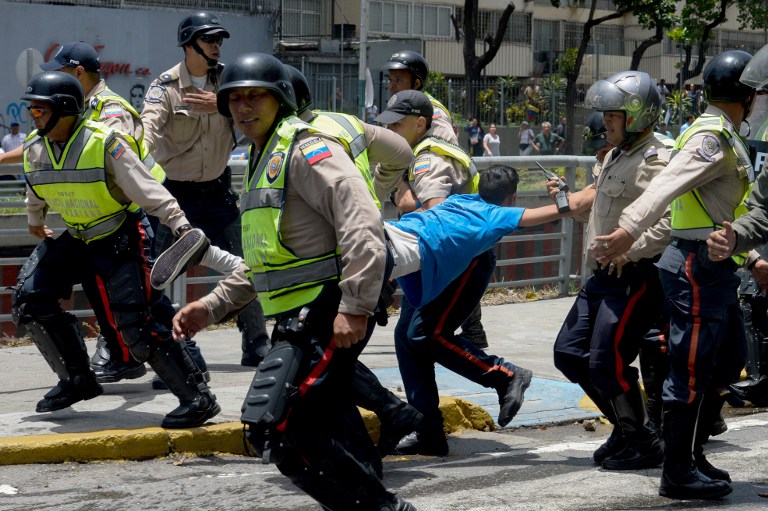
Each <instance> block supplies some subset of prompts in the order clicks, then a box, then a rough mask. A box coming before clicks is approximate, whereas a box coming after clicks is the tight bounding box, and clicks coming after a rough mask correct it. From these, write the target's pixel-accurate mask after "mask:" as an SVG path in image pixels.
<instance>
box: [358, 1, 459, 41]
mask: <svg viewBox="0 0 768 511" xmlns="http://www.w3.org/2000/svg"><path fill="white" fill-rule="evenodd" d="M368 13H369V15H368V31H369V32H381V33H384V34H389V35H399V36H416V37H422V36H429V37H445V38H450V37H453V25H452V23H451V14H453V8H451V7H447V6H440V5H423V4H413V3H407V2H371V3H370V4H369V8H368Z"/></svg>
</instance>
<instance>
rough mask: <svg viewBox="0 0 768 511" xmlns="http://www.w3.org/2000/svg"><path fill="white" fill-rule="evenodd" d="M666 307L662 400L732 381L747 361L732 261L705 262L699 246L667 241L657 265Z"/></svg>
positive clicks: (686, 398) (689, 398)
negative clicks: (667, 322) (666, 370)
mask: <svg viewBox="0 0 768 511" xmlns="http://www.w3.org/2000/svg"><path fill="white" fill-rule="evenodd" d="M658 267H659V275H660V278H661V283H662V285H663V286H664V293H665V294H666V295H667V299H668V300H669V303H670V328H669V357H670V371H669V375H668V376H667V379H666V381H665V382H664V395H663V397H664V401H665V402H668V401H677V402H682V403H690V402H693V401H694V400H695V399H696V397H697V395H700V394H703V393H705V392H707V391H709V390H718V389H721V388H725V387H727V386H728V385H729V384H731V383H734V382H736V381H738V379H739V376H740V374H741V370H742V369H743V368H744V365H745V363H746V358H747V340H746V333H745V331H744V318H743V315H742V312H741V308H740V307H739V299H738V294H737V292H738V288H739V283H740V279H739V277H738V276H737V275H736V273H735V271H736V263H734V262H733V260H731V259H728V260H725V261H720V262H713V261H710V260H709V257H708V254H707V245H706V243H705V242H703V241H701V242H696V241H687V240H680V239H678V238H673V239H672V242H671V243H670V245H669V246H668V247H667V249H666V250H665V251H664V254H663V255H662V257H661V260H660V261H659V262H658Z"/></svg>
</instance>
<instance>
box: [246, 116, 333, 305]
mask: <svg viewBox="0 0 768 511" xmlns="http://www.w3.org/2000/svg"><path fill="white" fill-rule="evenodd" d="M305 130H309V131H312V132H318V133H323V134H325V133H324V132H322V131H321V130H319V129H317V128H315V127H312V126H310V125H309V124H307V123H305V122H303V121H301V120H300V119H298V118H297V117H289V118H287V119H285V120H284V121H283V122H281V123H280V124H279V125H278V127H277V129H276V130H275V131H274V132H273V133H272V135H271V137H270V139H269V141H268V142H267V145H266V147H265V148H264V150H263V151H262V152H261V159H260V160H259V161H257V162H254V161H253V156H254V154H253V146H251V150H250V152H249V162H248V163H249V165H248V169H249V171H248V175H247V176H246V191H245V193H244V194H243V196H242V198H241V199H240V210H241V212H242V233H243V255H244V259H245V262H246V265H247V266H248V267H249V271H248V276H249V278H250V279H251V282H253V285H254V287H255V288H256V291H257V292H258V294H259V300H260V301H261V306H262V308H263V309H264V314H265V315H266V316H268V317H273V316H277V315H279V314H282V313H285V312H287V311H290V310H293V309H297V308H299V307H302V306H304V305H306V304H308V303H310V302H312V301H313V300H314V299H315V298H317V297H318V295H319V294H320V292H321V291H322V287H323V285H324V284H325V283H326V282H329V281H336V280H339V279H340V278H341V259H340V254H341V252H340V250H339V249H338V247H337V248H336V250H335V251H333V252H330V253H326V254H321V255H318V256H316V257H310V258H300V257H297V256H296V255H295V254H294V253H293V252H292V251H291V250H290V249H289V248H287V247H286V246H285V245H284V244H283V242H282V239H281V235H280V226H281V219H282V214H283V209H282V208H283V204H284V200H285V184H286V179H287V177H286V176H287V174H288V172H289V161H290V155H291V153H292V150H293V146H294V143H295V139H296V135H297V134H298V133H300V132H302V131H305ZM254 163H255V165H253V164H254Z"/></svg>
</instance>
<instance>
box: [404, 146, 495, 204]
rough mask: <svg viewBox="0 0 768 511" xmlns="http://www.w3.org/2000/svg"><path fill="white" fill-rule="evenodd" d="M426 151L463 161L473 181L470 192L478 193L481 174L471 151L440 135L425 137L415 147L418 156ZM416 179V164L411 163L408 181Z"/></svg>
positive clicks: (414, 152)
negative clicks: (470, 153) (468, 151)
mask: <svg viewBox="0 0 768 511" xmlns="http://www.w3.org/2000/svg"><path fill="white" fill-rule="evenodd" d="M425 152H431V153H436V154H440V155H442V156H448V157H449V158H453V159H454V160H456V161H458V162H459V163H461V165H462V167H464V170H466V171H467V175H468V176H469V179H470V181H472V189H471V190H470V192H469V193H477V184H478V183H479V182H480V174H478V172H477V167H475V162H473V161H472V158H471V157H470V156H469V153H467V152H466V151H465V150H464V149H462V148H461V147H459V146H457V145H454V144H451V143H450V142H448V141H447V140H443V139H442V138H440V137H434V136H432V137H425V138H423V139H422V140H421V141H420V142H419V143H418V144H416V147H414V148H413V154H414V155H415V156H416V157H417V158H418V156H419V155H420V154H422V153H425ZM414 179H416V174H415V173H414V166H413V165H411V167H410V168H409V169H408V181H410V182H413V181H414Z"/></svg>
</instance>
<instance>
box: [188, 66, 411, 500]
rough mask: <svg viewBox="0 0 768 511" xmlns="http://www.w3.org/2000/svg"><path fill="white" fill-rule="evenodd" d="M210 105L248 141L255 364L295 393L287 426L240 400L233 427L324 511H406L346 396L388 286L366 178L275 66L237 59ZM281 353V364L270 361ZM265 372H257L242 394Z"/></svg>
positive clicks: (247, 226)
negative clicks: (266, 347)
mask: <svg viewBox="0 0 768 511" xmlns="http://www.w3.org/2000/svg"><path fill="white" fill-rule="evenodd" d="M217 97H218V107H219V111H220V112H221V113H222V114H223V115H225V116H227V117H228V116H230V115H231V116H232V117H233V118H234V120H235V123H236V125H237V127H238V129H240V131H242V132H243V134H244V135H245V136H246V137H248V138H249V139H250V140H252V141H253V145H252V146H251V150H250V158H249V162H248V175H247V181H246V190H247V191H246V193H245V194H244V195H243V198H242V200H241V210H242V216H243V219H242V234H243V245H244V247H245V249H246V250H245V263H246V264H247V266H248V272H249V275H250V278H251V280H252V282H253V285H254V286H255V288H256V290H257V292H258V295H259V299H260V300H261V302H262V306H263V307H264V312H265V314H266V315H267V316H269V317H273V318H275V321H276V327H275V330H274V332H273V340H274V341H275V343H274V346H273V349H272V351H271V352H270V354H269V355H267V360H272V359H271V358H270V357H274V358H275V359H276V360H277V359H280V360H282V361H283V362H289V360H296V358H295V357H298V358H300V360H301V361H300V362H298V371H297V373H296V375H295V376H294V377H291V378H289V379H288V376H281V377H284V378H287V380H286V381H285V383H286V384H288V385H289V387H290V388H296V389H297V392H296V393H295V394H294V396H295V397H294V398H293V400H291V401H288V402H287V404H286V406H287V407H288V408H289V410H290V411H289V412H288V413H287V414H286V415H277V416H275V415H274V413H277V412H274V409H273V408H270V410H272V412H271V413H270V414H266V413H262V412H261V410H263V409H264V408H265V407H267V406H271V404H272V403H274V402H276V401H281V402H282V400H281V399H278V398H279V396H274V395H270V397H269V399H268V400H266V401H267V402H266V404H263V405H262V404H260V403H263V401H261V400H258V399H253V400H252V399H251V398H250V393H249V398H247V399H246V404H245V407H244V414H243V417H244V420H245V421H246V422H247V423H248V424H249V430H250V432H251V438H254V435H255V434H256V431H257V429H256V428H258V427H259V425H260V424H263V423H265V422H264V421H266V425H267V427H266V432H265V434H266V438H267V442H266V444H265V447H264V450H263V451H262V456H264V457H265V458H266V457H267V456H268V458H269V459H271V460H274V461H275V462H276V464H277V467H278V468H279V470H280V471H281V472H282V473H283V474H284V475H286V476H287V477H289V478H290V479H291V481H293V482H294V483H295V484H296V485H297V486H298V487H300V488H301V489H302V490H304V491H305V492H307V493H308V494H309V495H310V496H311V497H312V498H314V499H316V500H317V501H318V502H320V504H321V505H323V506H324V507H325V508H327V509H376V510H379V509H381V510H387V509H393V510H409V509H413V507H412V506H410V505H409V504H408V503H406V502H404V501H403V500H401V499H400V498H398V497H396V496H394V495H392V494H390V493H389V492H387V491H386V489H385V488H384V486H383V485H382V483H381V480H380V479H379V477H378V476H377V474H376V470H375V469H374V468H373V467H372V465H371V464H370V462H369V458H368V457H367V455H366V453H368V452H370V450H371V448H373V444H372V442H371V439H370V437H368V435H367V432H366V430H365V426H364V424H363V422H362V419H361V417H360V413H359V411H358V410H357V407H356V406H355V404H354V401H353V396H352V392H350V388H351V385H352V375H353V373H354V368H355V363H356V361H357V357H358V355H359V353H360V351H361V350H362V348H363V347H364V346H365V345H366V343H367V341H368V339H369V338H370V335H371V333H372V329H373V326H374V324H375V322H374V320H373V314H374V311H375V309H376V306H377V302H378V299H379V294H380V291H381V287H382V284H383V282H384V279H385V278H387V276H388V273H389V272H388V270H387V266H388V264H387V250H386V247H385V243H384V236H383V230H382V226H381V218H380V214H379V212H378V209H377V208H376V204H375V202H374V201H373V198H371V197H370V191H369V190H370V188H369V185H368V183H367V182H368V181H370V176H369V175H367V174H366V173H365V172H361V171H360V169H358V168H357V167H356V166H355V163H354V161H353V160H352V159H351V157H350V155H349V153H348V149H347V147H346V146H345V145H344V143H342V142H340V141H339V140H337V139H336V138H335V137H333V136H330V135H328V134H326V133H324V132H323V131H321V130H319V129H317V128H313V127H312V126H310V125H308V124H306V123H305V122H304V121H301V120H300V119H299V118H297V117H296V116H295V115H294V112H295V111H296V97H295V94H294V91H293V87H292V86H291V82H290V79H289V76H288V74H287V72H286V71H285V68H284V66H283V64H281V63H280V62H279V61H278V60H277V59H275V58H274V57H271V56H269V55H265V54H258V53H254V54H247V55H242V56H240V57H238V58H236V59H235V61H234V62H233V63H231V64H229V65H228V66H227V67H226V69H225V71H224V73H223V74H222V79H221V87H220V88H219V91H218V94H217ZM389 265H390V267H391V263H389ZM277 268H280V269H277ZM232 279H234V280H232ZM233 282H234V283H235V285H234V286H233ZM238 282H239V285H238ZM233 288H239V289H241V290H242V291H243V292H245V293H248V292H249V286H248V284H247V283H246V284H245V285H243V283H242V277H239V276H238V274H237V272H236V273H235V274H234V275H233V277H231V278H230V279H227V281H225V282H224V283H222V284H221V285H220V286H219V287H218V289H217V291H215V292H214V293H213V294H210V295H208V296H207V297H205V299H204V300H201V301H197V302H193V303H191V304H189V305H187V306H186V307H184V308H183V309H182V310H181V311H179V314H178V315H177V316H176V318H175V320H174V322H175V323H174V329H175V331H176V332H177V333H180V334H186V332H187V330H188V329H190V330H191V331H195V330H197V329H199V327H201V326H202V325H204V324H207V323H208V322H210V321H216V320H218V319H220V318H221V317H223V316H224V315H225V314H226V313H227V312H228V311H229V310H231V309H232V308H233V307H234V306H237V304H238V303H241V302H240V300H238V299H237V297H236V296H234V294H233V293H235V291H233ZM287 352H290V353H292V355H291V358H290V359H287V360H286V359H283V358H280V357H282V355H280V354H281V353H287ZM297 353H300V355H298V354H297ZM291 365H292V363H286V364H283V366H284V367H290V366H291ZM270 367H273V365H272V363H271V362H270V363H267V361H265V363H264V364H263V365H262V366H261V367H260V368H259V370H258V371H257V373H256V376H255V380H254V381H255V382H256V381H257V380H258V379H259V378H260V375H261V372H262V370H267V369H269V368H270ZM279 387H280V388H284V385H280V386H279ZM254 389H255V390H254V392H261V391H259V390H258V389H256V387H254ZM257 417H260V418H258V419H257ZM272 417H274V419H273V418H272ZM262 418H264V419H263V420H262ZM254 444H258V442H254Z"/></svg>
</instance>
